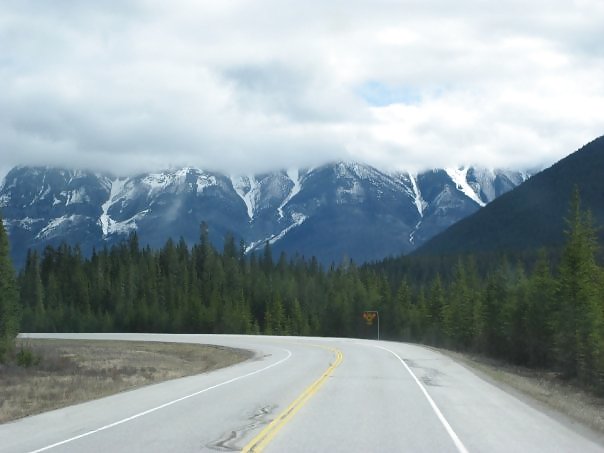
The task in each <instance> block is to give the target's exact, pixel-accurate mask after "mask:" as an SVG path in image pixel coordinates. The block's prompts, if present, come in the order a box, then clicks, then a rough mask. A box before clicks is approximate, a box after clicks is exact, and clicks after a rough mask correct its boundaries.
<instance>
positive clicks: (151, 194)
mask: <svg viewBox="0 0 604 453" xmlns="http://www.w3.org/2000/svg"><path fill="white" fill-rule="evenodd" d="M527 177H528V175H527V174H525V173H522V172H516V171H503V170H486V169H479V168H473V167H470V168H451V169H444V170H433V171H428V172H424V173H420V174H410V173H405V172H385V171H380V170H378V169H376V168H373V167H371V166H368V165H363V164H359V163H347V162H338V163H333V164H328V165H324V166H321V167H318V168H313V169H292V170H287V171H285V170H284V171H278V172H273V173H267V174H262V175H244V176H228V175H224V174H219V173H215V172H208V171H204V170H200V169H197V168H181V169H176V170H166V171H161V172H157V173H149V174H143V175H137V176H134V177H129V178H114V177H112V176H111V175H107V174H99V173H94V172H89V171H80V170H78V171H73V170H68V169H59V168H46V167H43V168H42V167H16V168H14V169H13V170H11V171H10V172H9V173H8V174H7V175H6V177H5V179H4V182H3V184H2V185H1V186H0V210H1V212H2V216H3V218H4V222H5V225H6V227H7V230H8V233H9V237H10V240H11V247H12V254H13V256H14V259H15V262H16V263H17V265H20V264H21V263H23V260H24V256H25V253H26V250H27V249H28V248H30V247H33V248H36V249H38V250H42V249H43V248H44V247H45V246H46V245H47V244H52V245H57V244H59V243H60V242H62V241H66V242H68V243H72V244H75V243H78V244H80V246H81V248H82V250H83V252H84V253H90V251H91V250H92V248H93V247H97V248H98V247H103V246H104V245H110V244H113V243H116V242H118V241H120V240H122V239H124V238H125V237H127V235H128V234H129V233H130V232H131V231H135V230H136V231H137V233H138V235H139V240H140V242H141V243H142V244H148V245H150V246H151V247H157V246H161V245H163V244H164V243H165V241H166V240H167V239H168V238H169V237H172V238H174V239H175V240H177V239H178V238H179V237H181V236H182V237H183V238H184V239H185V240H186V241H187V242H188V243H190V244H191V243H194V242H196V241H197V240H198V238H199V225H200V223H201V222H202V221H205V222H207V224H208V225H209V232H210V239H211V240H212V241H213V243H214V244H215V245H216V246H217V247H221V246H222V242H223V239H224V236H225V235H226V234H227V233H232V234H233V235H234V236H235V237H236V238H238V239H242V240H243V241H244V242H245V248H246V251H247V252H251V251H254V250H256V249H259V248H263V247H264V244H265V243H266V242H267V241H268V242H269V243H271V245H272V246H273V248H274V251H275V253H280V252H281V251H285V252H287V253H288V255H289V256H292V255H293V254H295V253H299V254H301V255H304V256H306V257H309V256H311V255H313V256H316V257H317V258H318V259H319V260H320V261H321V262H323V263H325V264H329V263H330V262H332V261H334V262H340V261H341V260H342V259H343V258H344V257H349V258H352V259H354V260H355V261H357V262H363V261H367V260H376V259H380V258H383V257H385V256H388V255H397V254H401V253H409V252H410V251H412V250H414V249H415V248H416V247H418V246H419V245H422V244H423V243H425V242H426V240H428V239H430V238H431V237H433V236H434V235H436V234H438V233H440V232H442V231H443V230H444V229H446V228H447V227H449V226H450V225H452V224H454V223H455V222H457V221H459V220H460V219H462V218H464V217H466V216H468V215H470V214H472V213H474V212H475V211H477V210H478V209H479V208H480V207H482V206H485V205H486V204H487V203H490V202H491V201H492V200H494V199H495V198H497V197H498V196H500V195H501V194H503V193H505V192H507V191H509V190H510V189H512V188H514V187H516V186H517V185H519V184H520V183H522V182H523V181H524V180H525V179H527Z"/></svg>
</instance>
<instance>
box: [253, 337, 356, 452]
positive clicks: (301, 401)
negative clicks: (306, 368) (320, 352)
mask: <svg viewBox="0 0 604 453" xmlns="http://www.w3.org/2000/svg"><path fill="white" fill-rule="evenodd" d="M311 346H316V347H319V348H323V349H327V350H329V351H331V352H333V353H334V354H335V355H336V360H335V361H334V362H333V363H332V364H331V365H329V368H327V370H326V371H325V372H324V373H323V374H322V375H321V377H320V378H319V379H317V380H316V381H315V382H313V383H312V384H311V385H310V386H309V387H308V388H307V389H306V390H304V392H302V394H301V395H300V396H299V397H298V398H296V400H295V401H294V402H293V403H291V404H290V405H289V406H288V407H287V409H285V410H284V411H283V412H281V414H279V416H278V417H277V418H275V419H274V420H273V421H272V422H271V423H269V424H268V425H267V426H266V428H264V429H263V430H262V431H260V433H259V434H258V435H257V436H256V437H254V438H253V439H252V440H251V441H250V442H249V443H248V444H247V445H246V446H245V447H243V450H241V451H242V452H243V453H259V452H261V451H262V450H264V449H265V448H266V446H267V445H268V444H269V442H270V441H271V440H273V438H274V437H275V436H276V435H277V433H278V432H279V430H281V428H283V427H284V426H285V424H287V423H288V422H289V421H290V420H291V419H292V418H293V417H294V415H296V413H297V412H298V411H299V410H300V408H301V407H302V406H304V405H305V404H306V402H307V401H308V400H309V399H310V397H311V396H313V395H314V394H315V393H317V391H318V390H319V389H320V388H321V386H322V385H323V384H324V383H325V381H326V380H327V378H328V377H329V376H330V375H331V373H333V370H335V369H336V368H337V367H338V366H339V365H340V364H341V363H342V360H343V359H344V355H343V354H342V352H341V351H340V350H338V349H334V348H328V347H326V346H319V345H311Z"/></svg>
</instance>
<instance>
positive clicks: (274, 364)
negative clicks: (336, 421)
mask: <svg viewBox="0 0 604 453" xmlns="http://www.w3.org/2000/svg"><path fill="white" fill-rule="evenodd" d="M283 351H285V352H287V355H286V356H285V357H284V358H283V359H281V360H279V361H278V362H275V363H272V364H270V365H268V366H265V367H264V368H260V369H259V370H256V371H252V372H250V373H247V374H244V375H241V376H237V377H235V378H232V379H229V380H227V381H224V382H221V383H219V384H216V385H212V386H210V387H207V388H205V389H203V390H199V391H197V392H194V393H191V394H190V395H186V396H183V397H181V398H178V399H175V400H172V401H169V402H167V403H164V404H162V405H160V406H156V407H153V408H151V409H147V410H146V411H143V412H139V413H138V414H134V415H131V416H130V417H126V418H123V419H121V420H118V421H116V422H113V423H110V424H108V425H104V426H101V427H100V428H96V429H93V430H91V431H88V432H85V433H82V434H79V435H77V436H74V437H70V438H69V439H65V440H62V441H60V442H56V443H54V444H52V445H47V446H46V447H42V448H39V449H37V450H32V451H31V452H29V453H41V452H43V451H47V450H50V449H53V448H56V447H59V446H61V445H65V444H68V443H70V442H73V441H76V440H78V439H82V438H84V437H88V436H91V435H92V434H95V433H98V432H101V431H106V430H108V429H111V428H115V427H116V426H119V425H123V424H124V423H128V422H130V421H132V420H135V419H137V418H140V417H144V416H145V415H149V414H151V413H153V412H156V411H159V410H161V409H164V408H166V407H169V406H172V405H174V404H176V403H180V402H181V401H185V400H188V399H190V398H193V397H195V396H198V395H201V394H202V393H206V392H209V391H210V390H213V389H216V388H218V387H222V386H225V385H228V384H232V383H233V382H237V381H240V380H242V379H245V378H248V377H250V376H254V375H255V374H258V373H262V372H263V371H266V370H269V369H271V368H274V367H276V366H278V365H280V364H282V363H283V362H285V361H287V360H289V359H290V358H291V356H292V352H291V351H290V350H289V349H283Z"/></svg>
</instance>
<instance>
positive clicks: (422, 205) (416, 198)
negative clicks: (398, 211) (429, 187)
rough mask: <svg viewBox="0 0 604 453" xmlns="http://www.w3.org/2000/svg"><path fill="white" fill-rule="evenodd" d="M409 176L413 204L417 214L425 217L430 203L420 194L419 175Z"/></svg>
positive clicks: (409, 174) (417, 226)
mask: <svg viewBox="0 0 604 453" xmlns="http://www.w3.org/2000/svg"><path fill="white" fill-rule="evenodd" d="M407 176H408V177H409V181H410V182H411V187H412V189H413V203H414V204H415V207H416V208H417V212H418V213H419V216H420V217H424V209H426V208H427V207H428V203H426V201H425V200H424V199H423V198H422V193H421V192H420V190H419V186H418V185H417V175H413V174H411V173H408V175H407ZM420 223H421V221H420ZM420 223H418V224H417V225H416V226H415V229H416V230H417V229H418V228H419V225H420ZM411 242H413V241H411Z"/></svg>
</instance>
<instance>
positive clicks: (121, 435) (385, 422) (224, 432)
mask: <svg viewBox="0 0 604 453" xmlns="http://www.w3.org/2000/svg"><path fill="white" fill-rule="evenodd" d="M61 338H93V339H95V338H98V339H100V338H103V339H121V340H155V341H178V342H196V343H204V344H219V345H224V346H232V347H239V348H246V349H251V350H253V351H254V352H255V353H256V354H255V357H254V358H253V359H251V360H248V361H245V362H243V363H240V364H238V365H235V366H232V367H229V368H225V369H221V370H217V371H213V372H211V373H207V374H202V375H198V376H192V377H187V378H182V379H177V380H173V381H168V382H164V383H160V384H156V385H152V386H148V387H145V388H142V389H138V390H134V391H129V392H124V393H120V394H117V395H113V396H110V397H107V398H102V399H99V400H96V401H91V402H88V403H83V404H78V405H75V406H71V407H68V408H64V409H60V410H56V411H52V412H48V413H45V414H41V415H37V416H33V417H28V418H25V419H22V420H19V421H16V422H13V423H7V424H4V425H0V451H1V452H7V453H8V452H34V451H37V452H41V451H49V452H53V453H54V452H102V453H109V452H120V451H123V452H199V451H240V450H242V449H245V451H265V452H268V453H272V452H288V453H297V452H301V453H302V452H303V453H308V452H380V453H381V452H439V453H441V452H445V453H446V452H462V453H463V452H525V451H526V452H553V451H556V452H573V453H574V452H584V453H585V452H604V445H603V444H602V440H601V438H598V437H596V436H589V435H587V434H586V432H583V431H582V430H581V429H579V428H575V427H572V426H570V425H569V423H564V422H561V421H559V420H558V419H556V418H554V417H551V416H550V415H547V414H545V413H543V412H541V411H540V410H538V409H537V408H535V407H533V405H530V404H527V403H526V402H524V401H522V400H520V399H518V398H517V397H515V396H513V395H510V394H508V393H506V392H505V391H503V390H501V389H500V388H498V387H497V386H494V385H492V384H490V383H488V382H486V381H484V380H482V379H481V378H479V377H478V376H476V375H475V374H474V373H472V372H471V371H470V370H468V369H466V368H465V367H463V366H462V365H460V364H458V363H456V362H455V361H453V360H452V359H451V358H449V357H447V356H444V355H442V354H440V353H438V352H437V351H434V350H432V349H429V348H425V347H421V346H417V345H410V344H404V343H391V342H377V341H366V340H356V339H327V338H295V337H260V336H214V335H151V334H141V335H135V334H102V335H100V334H98V335H96V334H85V335H67V334H64V335H61Z"/></svg>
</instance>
